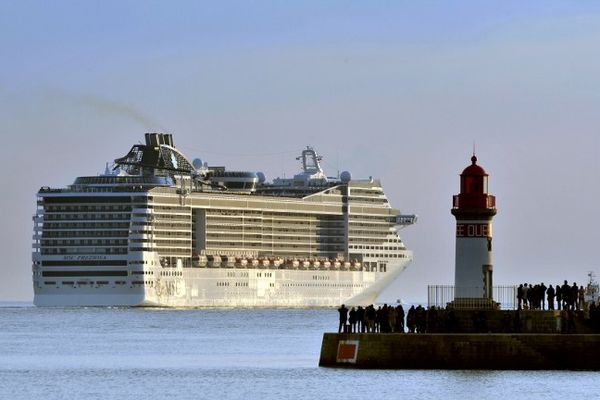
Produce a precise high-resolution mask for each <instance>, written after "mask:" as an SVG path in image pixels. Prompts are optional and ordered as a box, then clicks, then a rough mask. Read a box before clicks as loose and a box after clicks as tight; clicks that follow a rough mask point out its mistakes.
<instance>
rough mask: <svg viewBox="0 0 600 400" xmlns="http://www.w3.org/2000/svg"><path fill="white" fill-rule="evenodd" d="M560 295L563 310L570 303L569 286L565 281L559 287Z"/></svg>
mask: <svg viewBox="0 0 600 400" xmlns="http://www.w3.org/2000/svg"><path fill="white" fill-rule="evenodd" d="M560 293H561V294H562V303H563V309H565V308H566V309H568V307H569V303H570V302H571V299H570V297H571V286H569V284H568V283H567V281H566V280H565V283H563V285H562V286H561V287H560Z"/></svg>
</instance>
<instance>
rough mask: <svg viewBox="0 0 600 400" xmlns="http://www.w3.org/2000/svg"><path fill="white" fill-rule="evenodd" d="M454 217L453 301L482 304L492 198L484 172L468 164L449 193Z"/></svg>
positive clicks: (487, 298)
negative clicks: (456, 188)
mask: <svg viewBox="0 0 600 400" xmlns="http://www.w3.org/2000/svg"><path fill="white" fill-rule="evenodd" d="M452 215H454V216H455V217H456V261H455V275H454V285H455V292H454V302H455V304H456V305H459V304H465V305H467V304H470V305H471V306H476V307H477V306H479V305H481V306H484V305H485V304H486V303H488V302H489V303H491V300H492V271H493V267H492V232H493V230H492V219H493V218H494V215H496V198H495V197H494V196H492V195H491V194H489V193H488V174H487V173H486V172H485V170H484V169H483V168H482V167H481V166H480V165H477V157H476V156H475V154H473V157H471V165H469V166H468V167H466V168H465V169H464V171H463V172H462V174H460V193H459V194H458V195H455V196H453V199H452Z"/></svg>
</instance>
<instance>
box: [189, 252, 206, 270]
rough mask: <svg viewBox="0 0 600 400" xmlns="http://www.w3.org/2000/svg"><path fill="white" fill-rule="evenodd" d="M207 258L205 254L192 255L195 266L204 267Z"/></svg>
mask: <svg viewBox="0 0 600 400" xmlns="http://www.w3.org/2000/svg"><path fill="white" fill-rule="evenodd" d="M207 261H208V260H207V259H206V256H205V255H194V256H193V257H192V267H193V268H204V267H206V263H207Z"/></svg>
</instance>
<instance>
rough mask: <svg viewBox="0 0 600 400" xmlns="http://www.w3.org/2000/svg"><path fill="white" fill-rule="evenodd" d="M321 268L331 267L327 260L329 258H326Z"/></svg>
mask: <svg viewBox="0 0 600 400" xmlns="http://www.w3.org/2000/svg"><path fill="white" fill-rule="evenodd" d="M323 268H325V269H331V261H329V260H326V261H325V262H324V263H323Z"/></svg>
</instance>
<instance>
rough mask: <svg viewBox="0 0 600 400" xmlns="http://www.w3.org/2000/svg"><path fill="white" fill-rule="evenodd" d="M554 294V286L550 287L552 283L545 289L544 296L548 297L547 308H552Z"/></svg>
mask: <svg viewBox="0 0 600 400" xmlns="http://www.w3.org/2000/svg"><path fill="white" fill-rule="evenodd" d="M554 295H555V292H554V288H553V287H552V285H550V286H549V287H548V289H547V290H546V297H547V299H548V310H554Z"/></svg>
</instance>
